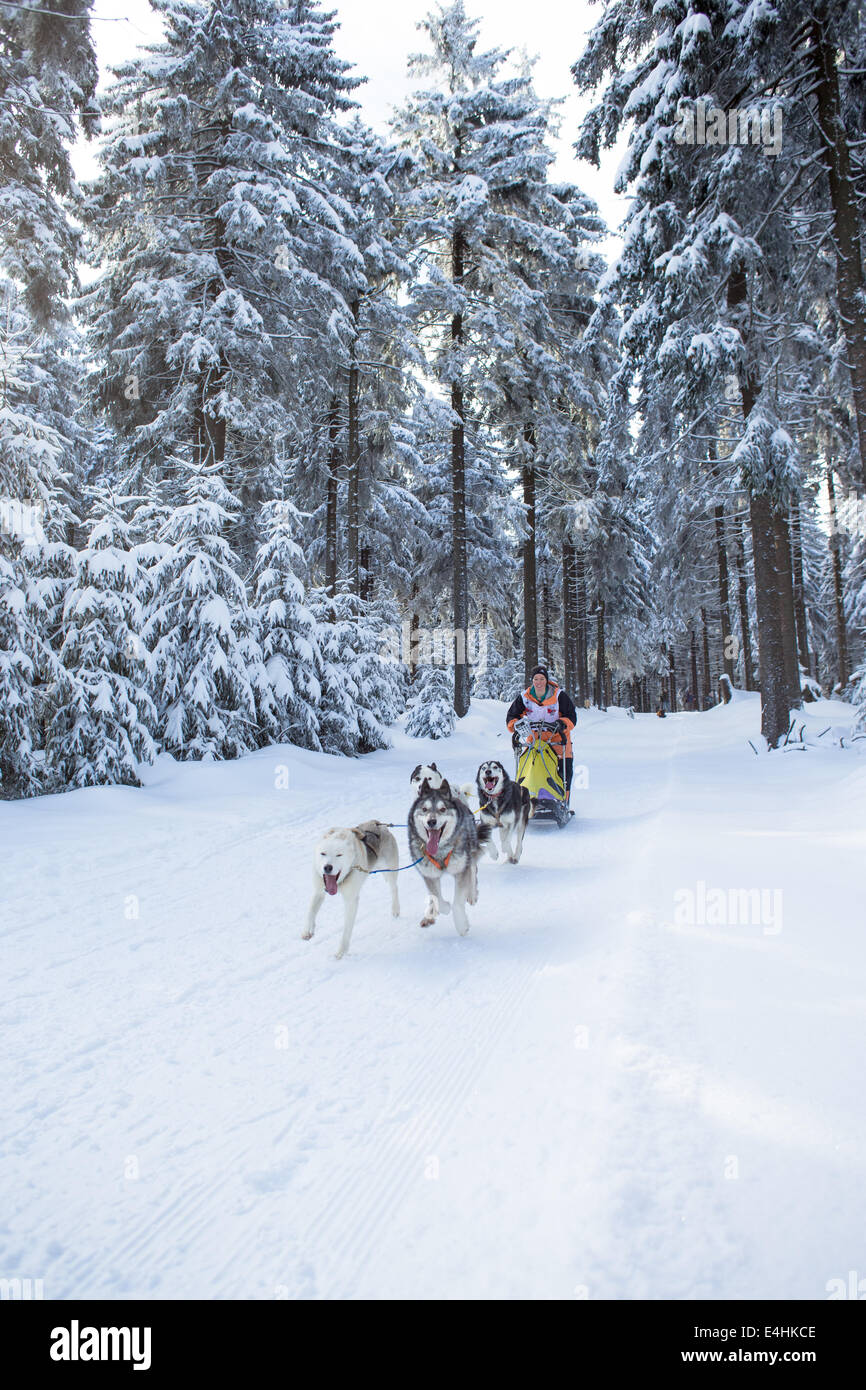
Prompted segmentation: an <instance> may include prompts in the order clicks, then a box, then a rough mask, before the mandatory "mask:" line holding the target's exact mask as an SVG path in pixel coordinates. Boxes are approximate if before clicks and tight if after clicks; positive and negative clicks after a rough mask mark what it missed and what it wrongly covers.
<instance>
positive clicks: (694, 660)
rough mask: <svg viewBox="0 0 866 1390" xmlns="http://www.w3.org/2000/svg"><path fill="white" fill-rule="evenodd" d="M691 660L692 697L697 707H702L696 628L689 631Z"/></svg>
mask: <svg viewBox="0 0 866 1390" xmlns="http://www.w3.org/2000/svg"><path fill="white" fill-rule="evenodd" d="M689 661H690V662H691V673H692V699H693V700H694V704H695V709H700V704H701V702H700V697H699V695H698V639H697V637H696V636H695V630H694V628H692V629H691V631H690V633H689Z"/></svg>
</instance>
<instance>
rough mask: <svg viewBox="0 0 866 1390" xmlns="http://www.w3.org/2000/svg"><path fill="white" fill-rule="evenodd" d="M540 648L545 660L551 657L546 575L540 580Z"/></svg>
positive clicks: (548, 594) (548, 590)
mask: <svg viewBox="0 0 866 1390" xmlns="http://www.w3.org/2000/svg"><path fill="white" fill-rule="evenodd" d="M541 648H542V654H543V656H544V659H545V661H547V662H549V661H550V659H551V653H550V589H549V586H548V583H547V577H546V576H545V578H544V579H542V581H541Z"/></svg>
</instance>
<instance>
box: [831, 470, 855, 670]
mask: <svg viewBox="0 0 866 1390" xmlns="http://www.w3.org/2000/svg"><path fill="white" fill-rule="evenodd" d="M827 491H828V493H829V494H830V563H831V565H832V568H833V597H834V599H835V601H836V647H837V649H838V656H839V662H838V672H839V685H840V686H841V687H842V689H843V690H844V688H845V686H846V685H847V684H848V680H849V677H850V674H851V672H850V670H849V667H848V628H847V625H846V623H845V601H844V597H843V591H842V561H841V558H840V556H839V544H840V541H839V521H838V517H837V514H836V487H835V484H834V482H833V465H832V464H828V465H827Z"/></svg>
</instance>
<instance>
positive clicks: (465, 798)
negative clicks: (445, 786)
mask: <svg viewBox="0 0 866 1390" xmlns="http://www.w3.org/2000/svg"><path fill="white" fill-rule="evenodd" d="M444 781H445V777H444V774H443V773H441V772H440V771H439V769H438V767H437V766H436V764H435V763H419V764H418V766H417V767H416V769H415V771H414V772H413V773H412V776H411V777H410V778H409V786H410V787H411V788H412V791H413V792H414V794H415V796H416V797H418V796H420V795H421V792H422V790H423V787H424V784H425V782H426V784H427V786H428V787H429V789H430V791H433V792H435V791H438V790H439V788H440V787H441V786H442V783H443V782H444ZM451 795H452V796H456V797H457V799H458V801H462V802H463V804H464V806H468V807H469V809H470V811H471V810H472V806H471V804H470V801H469V798H470V796H474V795H475V788H474V787H471V786H470V785H469V783H468V782H466V783H464V785H463V786H462V787H452V788H451Z"/></svg>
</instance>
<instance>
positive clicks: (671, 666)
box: [668, 646, 677, 714]
mask: <svg viewBox="0 0 866 1390" xmlns="http://www.w3.org/2000/svg"><path fill="white" fill-rule="evenodd" d="M668 672H669V694H670V701H671V714H676V712H677V668H676V663H675V661H674V649H673V646H671V647H670V648H669V649H668Z"/></svg>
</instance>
